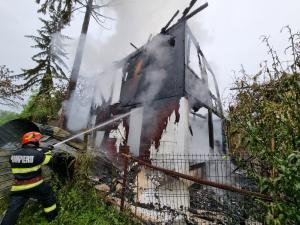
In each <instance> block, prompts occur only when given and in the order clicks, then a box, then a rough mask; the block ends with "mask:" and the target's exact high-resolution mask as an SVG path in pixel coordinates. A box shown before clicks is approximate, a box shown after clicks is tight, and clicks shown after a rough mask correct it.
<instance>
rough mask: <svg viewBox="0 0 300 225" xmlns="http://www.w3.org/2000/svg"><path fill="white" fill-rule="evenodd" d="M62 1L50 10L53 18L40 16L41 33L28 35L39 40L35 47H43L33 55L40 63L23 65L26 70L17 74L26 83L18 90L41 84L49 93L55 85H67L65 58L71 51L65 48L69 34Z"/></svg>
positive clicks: (45, 91)
mask: <svg viewBox="0 0 300 225" xmlns="http://www.w3.org/2000/svg"><path fill="white" fill-rule="evenodd" d="M62 16H63V14H62V11H61V5H60V4H59V5H58V6H57V8H56V10H52V11H51V12H50V13H49V17H50V18H49V20H45V19H42V18H40V20H41V22H42V23H43V26H42V28H41V29H39V30H38V31H37V32H38V36H35V35H27V36H26V37H28V38H30V39H32V40H33V41H34V42H35V45H33V46H32V47H33V48H38V49H40V50H41V51H40V52H38V53H37V54H35V55H34V56H33V57H32V60H33V61H34V62H36V63H37V65H36V66H35V67H34V68H32V69H23V73H21V74H19V75H15V76H14V78H17V79H22V80H23V81H25V82H24V83H22V84H20V85H17V90H16V92H17V93H21V92H23V91H27V90H30V89H36V88H37V87H38V88H39V92H38V95H39V94H42V93H44V94H45V93H48V94H50V92H51V91H52V90H54V89H57V88H58V89H61V88H62V87H64V86H65V85H66V83H67V82H64V81H67V80H68V78H67V76H66V73H65V71H64V69H67V65H66V63H65V61H64V60H65V59H67V53H66V52H65V50H64V47H65V44H64V40H65V39H68V37H67V36H64V35H62V34H61V30H62V29H63V27H64V24H63V23H62V22H61V21H62Z"/></svg>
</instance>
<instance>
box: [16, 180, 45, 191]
mask: <svg viewBox="0 0 300 225" xmlns="http://www.w3.org/2000/svg"><path fill="white" fill-rule="evenodd" d="M41 183H43V180H40V181H38V182H36V183H33V184H24V185H19V186H12V187H11V191H24V190H28V189H30V188H34V187H36V186H38V185H39V184H41Z"/></svg>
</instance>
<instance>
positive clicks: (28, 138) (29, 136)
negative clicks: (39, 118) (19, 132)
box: [22, 131, 42, 145]
mask: <svg viewBox="0 0 300 225" xmlns="http://www.w3.org/2000/svg"><path fill="white" fill-rule="evenodd" d="M41 138H42V134H41V133H39V132H35V131H33V132H28V133H26V134H24V135H23V137H22V145H25V144H27V143H29V142H33V143H35V142H39V140H40V139H41Z"/></svg>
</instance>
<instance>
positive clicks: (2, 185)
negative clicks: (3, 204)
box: [0, 179, 13, 190]
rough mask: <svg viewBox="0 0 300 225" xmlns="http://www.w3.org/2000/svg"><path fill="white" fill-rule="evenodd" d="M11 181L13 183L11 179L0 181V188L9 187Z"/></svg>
mask: <svg viewBox="0 0 300 225" xmlns="http://www.w3.org/2000/svg"><path fill="white" fill-rule="evenodd" d="M12 183H13V179H11V180H8V181H4V182H1V183H0V190H2V189H5V188H7V187H11V185H12Z"/></svg>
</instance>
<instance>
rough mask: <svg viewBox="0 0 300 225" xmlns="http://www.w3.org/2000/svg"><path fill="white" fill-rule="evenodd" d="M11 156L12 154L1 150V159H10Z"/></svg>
mask: <svg viewBox="0 0 300 225" xmlns="http://www.w3.org/2000/svg"><path fill="white" fill-rule="evenodd" d="M10 155H11V152H9V151H5V150H2V149H0V157H5V156H6V157H8V156H10Z"/></svg>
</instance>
